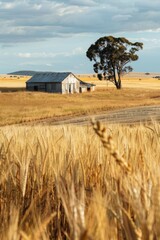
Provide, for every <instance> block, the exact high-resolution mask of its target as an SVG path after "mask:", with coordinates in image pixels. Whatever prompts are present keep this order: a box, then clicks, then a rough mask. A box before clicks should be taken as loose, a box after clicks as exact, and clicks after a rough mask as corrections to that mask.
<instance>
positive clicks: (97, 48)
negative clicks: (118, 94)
mask: <svg viewBox="0 0 160 240" xmlns="http://www.w3.org/2000/svg"><path fill="white" fill-rule="evenodd" d="M142 48H143V43H140V42H135V43H132V42H130V41H129V40H128V39H126V38H124V37H119V38H116V37H113V36H106V37H102V38H99V39H98V40H97V41H96V42H95V44H92V45H91V46H90V47H89V48H88V50H87V52H86V56H87V57H88V58H89V59H90V60H91V61H94V62H95V63H94V65H93V69H94V71H95V73H97V75H98V78H99V79H100V80H102V79H105V80H108V81H111V82H112V83H113V84H115V86H116V88H117V89H120V88H121V87H122V84H121V76H122V75H123V74H124V73H128V72H131V71H132V70H133V69H132V67H131V66H128V65H127V64H128V63H130V62H131V61H136V60H138V55H137V54H136V52H137V51H139V50H140V49H142Z"/></svg>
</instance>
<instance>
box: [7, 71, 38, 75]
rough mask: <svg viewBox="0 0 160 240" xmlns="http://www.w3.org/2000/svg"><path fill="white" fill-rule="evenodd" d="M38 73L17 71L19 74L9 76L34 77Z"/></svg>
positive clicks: (14, 73)
mask: <svg viewBox="0 0 160 240" xmlns="http://www.w3.org/2000/svg"><path fill="white" fill-rule="evenodd" d="M36 73H38V72H36V71H26V70H25V71H17V72H12V73H8V74H7V75H19V76H34V75H35V74H36Z"/></svg>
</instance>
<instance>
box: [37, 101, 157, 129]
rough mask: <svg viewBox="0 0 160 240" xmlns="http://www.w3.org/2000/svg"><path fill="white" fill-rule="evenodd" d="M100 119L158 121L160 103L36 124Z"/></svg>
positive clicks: (58, 123) (81, 123) (86, 121)
mask: <svg viewBox="0 0 160 240" xmlns="http://www.w3.org/2000/svg"><path fill="white" fill-rule="evenodd" d="M92 118H94V119H95V120H100V121H101V122H106V123H124V124H135V123H140V122H148V121H151V120H156V121H160V105H156V106H142V107H133V108H125V109H121V110H114V111H108V112H106V113H103V114H100V113H99V114H97V115H96V114H94V115H90V116H82V117H73V118H70V119H66V120H60V121H58V120H56V121H55V120H53V119H52V118H50V119H45V120H41V121H36V125H37V124H43V125H48V124H49V125H64V124H72V125H73V124H75V125H86V124H89V123H90V120H91V119H92Z"/></svg>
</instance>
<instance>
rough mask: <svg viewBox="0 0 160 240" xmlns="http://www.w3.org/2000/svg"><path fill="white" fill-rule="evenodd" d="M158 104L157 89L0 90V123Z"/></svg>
mask: <svg viewBox="0 0 160 240" xmlns="http://www.w3.org/2000/svg"><path fill="white" fill-rule="evenodd" d="M147 105H160V91H159V90H149V89H144V90H141V89H122V90H121V91H118V90H116V89H115V88H112V89H108V90H103V89H99V90H97V91H95V92H92V93H84V94H72V95H60V94H49V93H35V92H17V93H0V106H1V108H0V125H1V126H2V125H3V126H4V125H7V124H15V123H16V124H17V123H26V122H31V121H34V120H44V119H50V118H51V119H52V120H64V119H66V117H67V118H72V117H74V116H90V115H91V114H100V113H104V112H106V111H109V110H116V109H122V108H128V107H134V106H147Z"/></svg>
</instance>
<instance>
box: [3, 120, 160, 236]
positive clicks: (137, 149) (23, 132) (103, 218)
mask: <svg viewBox="0 0 160 240" xmlns="http://www.w3.org/2000/svg"><path fill="white" fill-rule="evenodd" d="M93 128H94V129H93ZM93 128H92V127H72V126H67V127H63V126H62V127H51V126H50V127H3V128H0V172H1V175H0V226H1V228H0V236H1V239H2V240H6V239H7V240H13V239H16V240H32V239H36V240H38V239H41V240H47V239H59V240H63V239H71V240H87V239H89V240H90V239H96V240H97V239H98V240H109V239H115V240H122V239H127V240H133V239H137V240H138V239H139V240H140V239H141V240H154V239H159V238H160V231H159V223H160V194H159V191H160V189H159V187H160V178H159V172H160V165H159V160H160V151H159V150H160V125H159V124H158V123H152V124H151V125H148V126H147V125H146V126H145V125H139V126H135V127H134V126H132V127H129V126H128V127H127V126H125V127H124V126H120V125H114V126H112V125H108V126H105V128H104V127H103V126H101V124H100V123H94V125H93ZM94 130H95V132H94Z"/></svg>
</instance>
